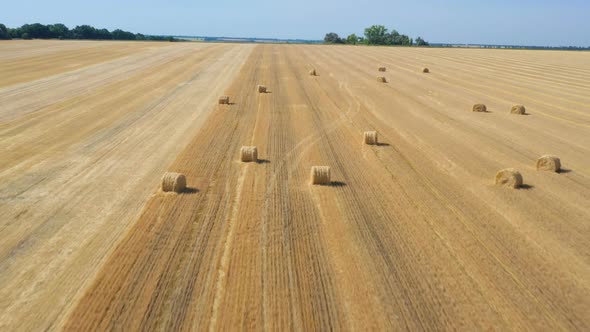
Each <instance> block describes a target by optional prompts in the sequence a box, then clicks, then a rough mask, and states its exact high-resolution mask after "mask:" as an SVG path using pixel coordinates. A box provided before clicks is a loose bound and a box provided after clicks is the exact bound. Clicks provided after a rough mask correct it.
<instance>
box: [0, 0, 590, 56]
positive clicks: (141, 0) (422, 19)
mask: <svg viewBox="0 0 590 332" xmlns="http://www.w3.org/2000/svg"><path fill="white" fill-rule="evenodd" d="M589 16H590V0H562V1H559V0H514V1H509V0H488V1H485V3H481V2H479V1H470V0H446V1H445V0H416V1H401V0H399V1H398V0H389V1H387V0H377V1H345V0H324V1H310V0H298V1H288V2H286V1H277V0H274V1H270V0H261V1H239V0H217V1H189V0H171V1H162V0H127V1H121V0H119V1H117V0H100V1H93V2H86V1H79V0H77V1H74V0H50V1H43V0H28V1H7V2H6V3H4V4H3V5H2V9H1V11H0V23H4V24H6V25H7V26H9V27H16V26H20V25H22V24H24V23H37V22H38V23H44V24H49V23H64V24H66V25H67V26H69V27H70V28H73V27H74V26H76V25H80V24H90V25H93V26H95V27H97V28H107V29H109V30H112V29H115V28H120V29H123V30H129V31H133V32H140V33H144V34H165V35H204V36H228V37H269V38H301V39H323V37H324V35H325V34H326V33H327V32H336V33H338V34H339V35H340V36H343V37H345V36H346V35H348V34H350V33H356V34H357V35H362V34H363V31H364V28H366V27H368V26H370V25H372V24H382V25H385V26H386V27H387V28H389V29H392V28H395V29H396V30H398V31H399V32H400V33H404V34H407V35H409V36H411V37H414V38H415V37H417V36H422V37H423V38H424V39H426V40H428V41H430V42H449V43H482V44H518V45H548V46H562V45H574V46H586V47H587V46H590V33H588V32H589V31H590V19H589Z"/></svg>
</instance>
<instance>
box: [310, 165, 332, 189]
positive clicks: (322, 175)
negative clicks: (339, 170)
mask: <svg viewBox="0 0 590 332" xmlns="http://www.w3.org/2000/svg"><path fill="white" fill-rule="evenodd" d="M311 184H320V185H325V184H330V166H312V167H311Z"/></svg>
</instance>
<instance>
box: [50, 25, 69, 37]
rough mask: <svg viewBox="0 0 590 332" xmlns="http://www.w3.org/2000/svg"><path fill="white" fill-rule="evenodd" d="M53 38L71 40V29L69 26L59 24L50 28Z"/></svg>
mask: <svg viewBox="0 0 590 332" xmlns="http://www.w3.org/2000/svg"><path fill="white" fill-rule="evenodd" d="M48 28H49V33H50V35H51V38H59V39H68V38H70V29H68V27H67V26H65V25H63V24H61V23H57V24H51V25H49V26H48Z"/></svg>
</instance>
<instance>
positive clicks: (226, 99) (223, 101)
mask: <svg viewBox="0 0 590 332" xmlns="http://www.w3.org/2000/svg"><path fill="white" fill-rule="evenodd" d="M219 104H220V105H224V104H225V105H229V97H228V96H221V97H219Z"/></svg>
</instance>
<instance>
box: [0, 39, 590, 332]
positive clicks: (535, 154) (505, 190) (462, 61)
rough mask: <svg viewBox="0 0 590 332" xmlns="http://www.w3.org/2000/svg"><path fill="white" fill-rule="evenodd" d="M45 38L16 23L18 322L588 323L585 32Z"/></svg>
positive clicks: (8, 48) (0, 200)
mask: <svg viewBox="0 0 590 332" xmlns="http://www.w3.org/2000/svg"><path fill="white" fill-rule="evenodd" d="M42 43H43V45H41V42H39V44H36V42H34V41H33V42H22V41H14V42H0V59H10V61H9V62H5V61H1V62H0V72H11V73H14V74H11V76H10V77H5V76H0V137H1V138H2V139H1V140H0V147H1V150H0V151H2V154H1V157H0V158H1V159H0V215H1V216H2V219H1V221H0V239H2V241H1V242H0V329H2V330H45V329H49V330H61V329H65V330H71V331H87V330H139V329H141V330H205V329H208V330H259V329H269V330H281V331H282V330H464V331H474V330H490V329H491V330H519V331H520V330H531V331H539V330H545V331H555V330H588V329H590V323H589V321H588V313H589V312H590V246H588V239H589V238H590V57H589V56H588V54H587V53H582V52H553V51H551V52H550V51H512V50H511V51H508V50H475V49H427V48H388V47H350V46H315V45H314V46H312V45H309V46H306V45H246V44H200V43H179V44H170V43H104V44H103V43H99V42H86V43H69V42H58V41H55V42H42ZM46 44H47V45H46ZM118 45H121V47H120V48H118ZM38 47H43V48H44V51H41V50H38V49H37V48H38ZM27 50H28V51H27ZM43 52H47V54H48V55H47V56H52V57H55V59H56V61H57V62H58V63H62V62H63V63H67V62H68V61H69V60H65V59H64V60H60V59H62V57H63V58H68V57H76V56H78V54H85V53H86V52H88V53H89V54H90V55H85V56H82V58H83V59H84V62H83V63H82V62H79V63H78V65H77V66H75V67H72V68H69V67H67V66H61V67H59V68H51V70H47V71H41V70H39V71H35V72H29V71H27V70H26V68H27V67H29V68H31V66H32V63H35V64H36V65H38V66H42V64H38V63H37V61H38V59H39V58H40V57H41V58H42V57H43V56H44V55H43V54H44V53H43ZM49 54H50V55H49ZM29 63H31V64H29ZM379 66H386V67H387V75H388V77H390V78H391V79H390V80H388V82H389V83H388V84H382V83H380V82H378V81H377V80H376V79H375V77H376V76H377V75H378V67H379ZM423 67H428V68H430V71H431V73H430V74H428V75H424V74H423V73H422V72H420V70H416V68H423ZM309 68H315V69H316V70H317V72H318V73H321V75H320V76H311V75H309ZM58 69H59V70H58ZM31 70H32V69H31ZM259 84H264V85H265V86H266V87H267V93H258V90H257V85H259ZM222 95H227V96H231V101H232V103H231V104H230V105H218V98H219V96H222ZM474 104H485V105H486V108H487V112H485V113H484V112H472V107H473V105H474ZM517 104H522V105H526V114H525V115H523V116H515V115H514V114H511V113H510V110H511V107H512V106H514V105H517ZM373 131H374V132H378V141H377V140H376V139H375V142H374V143H375V144H371V145H369V144H365V143H364V141H363V135H364V133H365V132H373ZM375 138H376V137H375ZM243 146H245V147H254V146H255V147H256V158H254V157H249V158H247V159H248V161H250V160H252V162H242V159H241V158H242V157H243V154H242V150H241V149H242V147H243ZM544 155H556V156H559V160H560V168H559V171H558V172H548V171H541V170H537V160H538V159H539V158H540V157H541V156H544ZM320 165H321V166H327V167H329V181H330V182H329V183H327V184H325V183H322V184H323V185H313V184H312V181H310V171H311V170H312V167H313V166H320ZM502 169H514V170H515V171H518V172H519V173H520V174H521V175H522V178H523V180H524V182H523V183H522V185H520V186H518V188H516V189H515V188H512V187H510V186H501V185H496V184H495V176H496V173H497V172H498V171H500V170H502ZM166 172H175V173H180V174H183V175H184V176H185V177H186V188H185V189H184V190H183V191H182V192H180V193H176V192H174V190H172V191H171V192H163V191H162V189H161V185H162V181H163V178H162V177H163V175H164V174H165V173H166ZM318 176H319V175H318ZM312 177H313V174H312ZM178 191H180V190H178Z"/></svg>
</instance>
